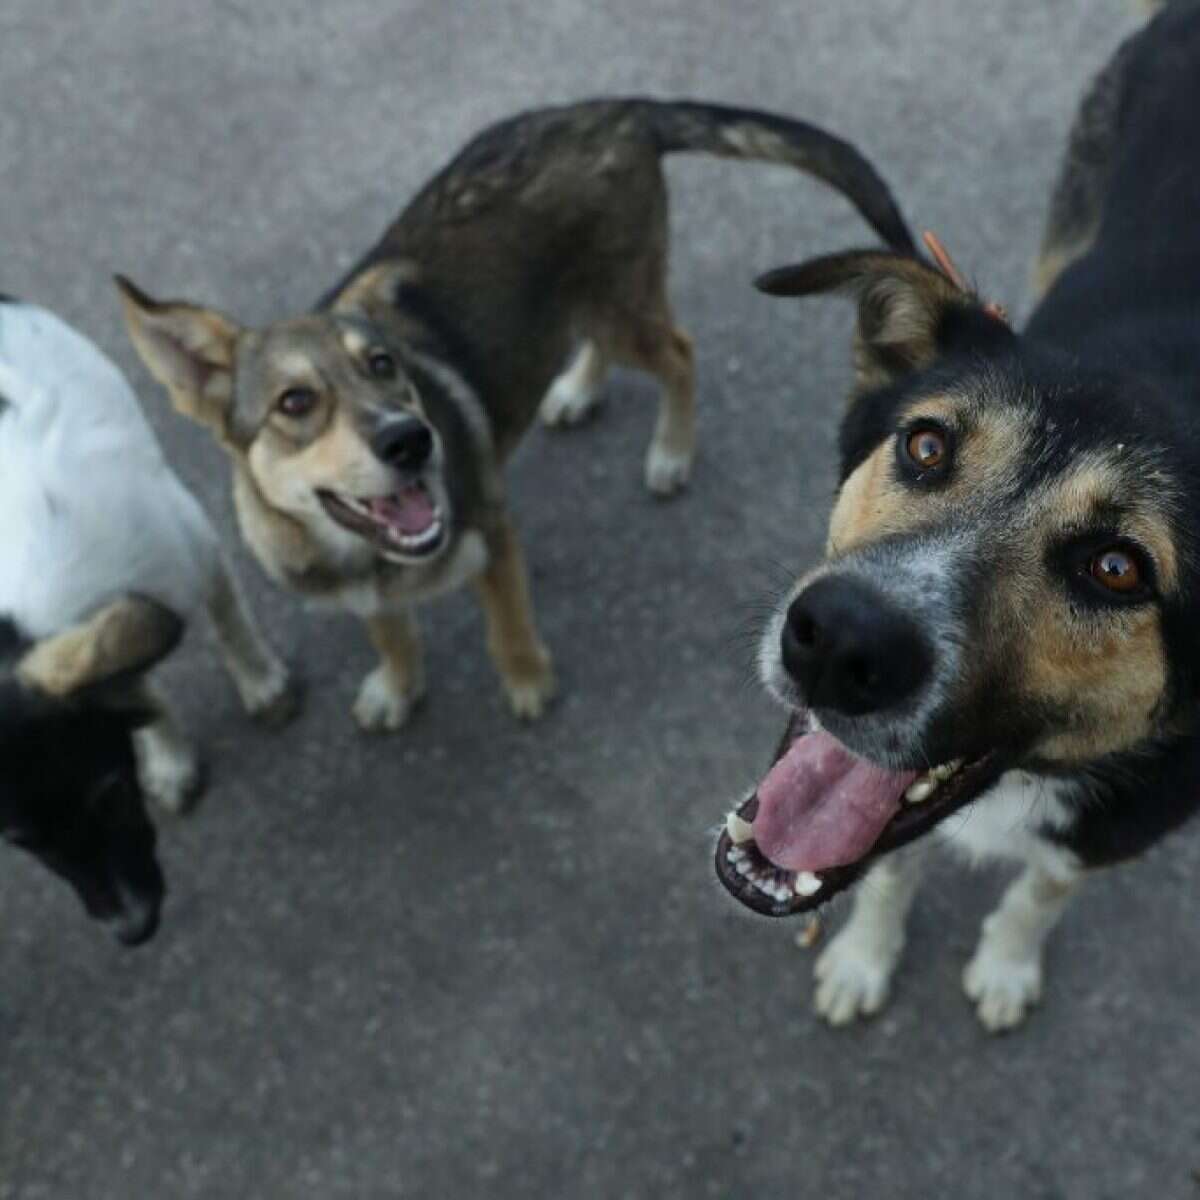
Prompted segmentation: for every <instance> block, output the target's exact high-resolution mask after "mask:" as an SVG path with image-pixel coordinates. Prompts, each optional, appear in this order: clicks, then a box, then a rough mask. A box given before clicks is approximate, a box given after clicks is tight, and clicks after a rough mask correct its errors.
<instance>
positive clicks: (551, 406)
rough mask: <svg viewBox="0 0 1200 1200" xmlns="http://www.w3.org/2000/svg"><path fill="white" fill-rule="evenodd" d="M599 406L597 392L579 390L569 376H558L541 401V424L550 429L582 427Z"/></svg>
mask: <svg viewBox="0 0 1200 1200" xmlns="http://www.w3.org/2000/svg"><path fill="white" fill-rule="evenodd" d="M599 406H600V395H599V392H598V391H588V390H586V389H584V388H581V387H580V386H579V385H578V384H577V383H576V382H575V381H574V380H573V379H572V378H570V376H569V375H563V376H560V377H559V378H558V379H556V380H555V381H554V383H553V384H551V386H550V390H549V391H548V392H547V393H546V396H545V399H543V400H542V408H541V416H542V423H543V424H544V425H548V426H550V428H552V429H565V428H570V427H571V426H573V425H582V424H583V422H584V421H586V420H587V419H588V417H590V416H591V415H592V413H594V412H595V411H596V409H597V408H598V407H599Z"/></svg>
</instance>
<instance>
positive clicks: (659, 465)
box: [622, 310, 696, 496]
mask: <svg viewBox="0 0 1200 1200" xmlns="http://www.w3.org/2000/svg"><path fill="white" fill-rule="evenodd" d="M622 357H623V358H624V359H625V360H626V361H627V362H628V363H629V365H630V366H634V367H638V368H640V369H641V370H643V371H649V372H650V373H651V374H652V375H656V376H657V377H658V380H659V382H660V383H661V384H662V389H663V391H662V399H661V400H660V402H659V408H658V419H657V422H656V423H655V427H654V437H653V439H652V440H651V442H650V448H649V450H647V452H646V486H647V487H648V488H649V489H650V490H651V491H652V492H653V493H654V494H655V495H656V496H670V495H673V494H674V493H675V492H678V491H679V490H680V489H681V488H683V487H684V485H685V484H686V483H687V481H688V477H689V476H690V475H691V473H692V459H693V457H694V456H695V453H696V405H695V392H694V384H695V374H694V371H693V369H692V342H691V339H690V338H689V337H688V335H687V334H686V333H684V332H683V330H681V329H677V328H676V327H675V325H674V324H673V323H672V322H671V319H670V316H669V313H667V312H666V311H665V310H664V315H663V316H662V318H661V319H653V320H642V321H640V322H639V323H638V324H637V325H636V326H635V327H634V329H633V330H632V331H631V333H630V334H629V335H628V341H627V342H626V343H625V346H624V353H623V355H622Z"/></svg>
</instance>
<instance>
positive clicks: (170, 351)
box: [116, 275, 240, 434]
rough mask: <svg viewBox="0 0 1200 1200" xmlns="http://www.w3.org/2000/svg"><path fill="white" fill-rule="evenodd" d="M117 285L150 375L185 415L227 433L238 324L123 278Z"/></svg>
mask: <svg viewBox="0 0 1200 1200" xmlns="http://www.w3.org/2000/svg"><path fill="white" fill-rule="evenodd" d="M116 284H117V290H118V291H119V292H120V293H121V307H122V308H123V309H124V311H125V324H126V325H127V326H128V328H129V336H130V338H131V339H132V341H133V345H134V348H135V349H136V350H137V352H138V354H139V355H141V358H142V361H143V362H144V363H145V364H146V366H147V368H148V369H149V371H150V374H151V375H153V376H154V378H155V379H157V380H158V382H159V383H161V384H162V385H163V387H165V388H166V389H167V391H168V392H169V393H170V395H171V400H172V402H173V403H174V405H175V407H176V408H177V409H178V410H179V411H180V412H181V413H183V414H184V416H187V417H191V418H192V420H193V421H199V422H200V424H201V425H207V426H209V427H210V428H212V429H213V430H214V431H215V432H217V433H219V434H224V433H225V423H226V419H227V417H228V415H229V408H230V405H231V402H232V400H233V362H234V355H235V353H236V349H237V338H238V334H239V332H240V330H239V328H238V326H237V325H236V324H235V323H234V322H233V321H231V320H230V319H229V318H228V317H226V316H223V315H222V314H221V313H219V312H216V311H214V310H213V309H211V308H199V307H197V306H196V305H194V304H185V303H182V302H180V301H158V300H153V299H151V298H150V297H149V296H147V295H146V293H145V292H143V291H142V290H141V289H140V288H138V287H137V286H136V285H135V284H133V283H131V282H130V281H129V280H128V279H126V278H125V277H124V276H123V275H118V276H116Z"/></svg>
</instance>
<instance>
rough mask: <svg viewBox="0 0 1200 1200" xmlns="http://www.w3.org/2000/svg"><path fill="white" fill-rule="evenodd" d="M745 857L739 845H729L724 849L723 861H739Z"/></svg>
mask: <svg viewBox="0 0 1200 1200" xmlns="http://www.w3.org/2000/svg"><path fill="white" fill-rule="evenodd" d="M745 857H746V852H745V850H743V849H742V848H741V847H740V846H730V847H729V849H728V850H726V851H725V861H726V862H731V863H740V862H741V861H742V860H743V859H744V858H745Z"/></svg>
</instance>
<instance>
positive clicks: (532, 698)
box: [504, 651, 558, 721]
mask: <svg viewBox="0 0 1200 1200" xmlns="http://www.w3.org/2000/svg"><path fill="white" fill-rule="evenodd" d="M557 690H558V685H557V683H556V682H555V679H554V667H553V665H552V663H551V660H550V655H549V653H548V652H546V651H543V652H542V658H541V661H540V662H539V664H538V666H537V667H536V668H535V669H533V670H525V671H521V672H519V673H518V672H512V673H510V674H507V675H506V676H505V678H504V693H505V695H506V696H507V697H508V706H509V708H511V709H512V711H513V714H514V715H515V716H516V717H518V718H519V719H520V720H522V721H536V720H537V719H538V717H540V716H541V715H542V714H543V713H544V712H545V711H546V708H547V706H548V705H549V704H550V701H551V700H553V699H554V694H555V692H556V691H557Z"/></svg>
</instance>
